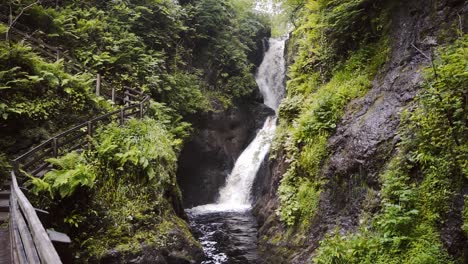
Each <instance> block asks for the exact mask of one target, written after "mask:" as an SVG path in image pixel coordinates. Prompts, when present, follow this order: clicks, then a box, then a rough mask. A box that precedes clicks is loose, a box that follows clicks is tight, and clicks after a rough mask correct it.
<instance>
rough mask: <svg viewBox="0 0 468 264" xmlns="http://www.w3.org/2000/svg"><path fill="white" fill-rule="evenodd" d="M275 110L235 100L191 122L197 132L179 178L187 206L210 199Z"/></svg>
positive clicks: (182, 160)
mask: <svg viewBox="0 0 468 264" xmlns="http://www.w3.org/2000/svg"><path fill="white" fill-rule="evenodd" d="M270 115H274V111H273V110H272V109H270V108H268V107H266V106H265V105H263V104H261V103H257V102H247V103H237V104H235V105H233V106H232V107H230V108H229V109H227V110H224V111H219V112H211V113H207V114H205V115H203V116H200V117H199V118H198V120H196V121H195V122H194V124H195V126H196V132H195V134H194V135H193V137H192V138H191V140H190V141H189V142H188V143H187V144H186V145H185V147H184V149H183V151H182V153H181V155H180V158H179V169H178V173H177V175H178V182H179V185H180V187H181V189H182V193H183V199H184V206H185V207H187V208H190V207H193V206H197V205H201V204H208V203H212V202H214V201H215V200H216V198H217V195H218V190H219V188H220V187H222V186H223V185H224V183H225V181H226V177H227V175H228V174H229V172H230V171H231V170H232V168H233V167H234V163H235V162H236V160H237V157H239V155H240V154H241V152H242V150H244V149H245V148H246V147H247V145H248V144H249V142H250V141H251V140H252V139H253V138H254V137H255V134H256V131H257V130H258V129H260V128H261V127H262V125H263V123H264V122H265V119H266V118H267V116H270Z"/></svg>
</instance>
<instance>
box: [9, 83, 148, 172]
mask: <svg viewBox="0 0 468 264" xmlns="http://www.w3.org/2000/svg"><path fill="white" fill-rule="evenodd" d="M118 97H119V98H122V100H121V103H123V104H124V106H123V107H122V108H120V109H119V110H115V111H113V112H110V113H107V114H104V115H101V116H98V117H96V118H94V119H91V120H89V121H86V122H84V123H81V124H79V125H77V126H74V127H72V128H70V129H68V130H66V131H64V132H62V133H60V134H58V135H56V136H54V137H52V138H50V139H48V140H46V141H44V142H43V143H41V144H40V145H38V146H37V147H35V148H33V149H31V150H29V151H28V152H26V153H24V154H23V155H21V156H19V157H18V158H16V159H15V160H13V165H14V168H15V170H16V171H20V170H23V171H25V172H27V173H28V174H30V175H32V176H36V177H37V176H39V177H40V176H42V175H43V173H44V171H45V170H47V167H48V163H47V162H45V160H46V159H48V158H54V157H57V156H60V155H63V154H65V153H68V152H70V151H73V150H76V149H80V148H84V147H85V146H86V145H87V144H88V140H87V136H92V135H93V133H94V132H95V129H96V127H99V126H102V125H105V124H108V123H110V122H112V121H115V120H117V121H119V122H120V123H121V124H122V123H123V122H124V120H125V119H126V118H129V117H143V115H144V114H146V113H147V111H148V108H149V96H148V95H146V94H144V93H143V92H140V91H138V90H135V89H131V88H125V92H124V93H123V95H122V96H118Z"/></svg>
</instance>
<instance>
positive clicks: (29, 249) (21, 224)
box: [12, 193, 40, 263]
mask: <svg viewBox="0 0 468 264" xmlns="http://www.w3.org/2000/svg"><path fill="white" fill-rule="evenodd" d="M12 196H13V204H12V207H14V208H13V210H14V211H15V214H14V218H13V219H14V221H16V223H17V227H18V231H19V235H20V237H21V241H22V242H23V248H24V252H25V254H26V257H27V259H28V262H29V263H40V260H39V256H38V255H37V251H36V247H35V245H34V242H33V239H32V236H31V233H30V231H29V229H28V226H27V225H26V222H25V221H24V219H23V215H22V214H21V212H19V209H18V203H17V197H16V193H13V194H12Z"/></svg>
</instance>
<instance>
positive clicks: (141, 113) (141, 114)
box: [140, 102, 143, 119]
mask: <svg viewBox="0 0 468 264" xmlns="http://www.w3.org/2000/svg"><path fill="white" fill-rule="evenodd" d="M140 119H143V102H141V103H140Z"/></svg>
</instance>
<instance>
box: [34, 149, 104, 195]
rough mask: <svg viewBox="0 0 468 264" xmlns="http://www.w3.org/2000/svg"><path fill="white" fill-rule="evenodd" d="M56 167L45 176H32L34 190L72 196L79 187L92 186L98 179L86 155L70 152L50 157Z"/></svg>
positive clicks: (50, 161) (35, 191) (49, 160)
mask: <svg viewBox="0 0 468 264" xmlns="http://www.w3.org/2000/svg"><path fill="white" fill-rule="evenodd" d="M47 162H49V163H50V164H52V165H54V167H56V169H53V170H52V171H50V172H48V173H46V175H44V178H42V179H41V178H36V177H31V178H30V179H31V182H32V184H33V187H34V188H33V192H34V193H35V194H38V193H39V192H46V191H47V192H49V194H50V196H51V197H55V196H59V197H60V198H65V197H69V196H71V195H72V194H73V193H74V192H75V190H76V189H77V188H78V187H88V188H92V187H93V185H94V183H95V180H96V172H95V169H94V167H93V166H91V165H89V164H86V161H85V159H84V157H83V156H82V155H80V154H78V153H77V152H70V153H68V154H66V155H65V156H63V157H61V158H57V159H56V158H52V159H48V160H47ZM57 194H58V195H57Z"/></svg>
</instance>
